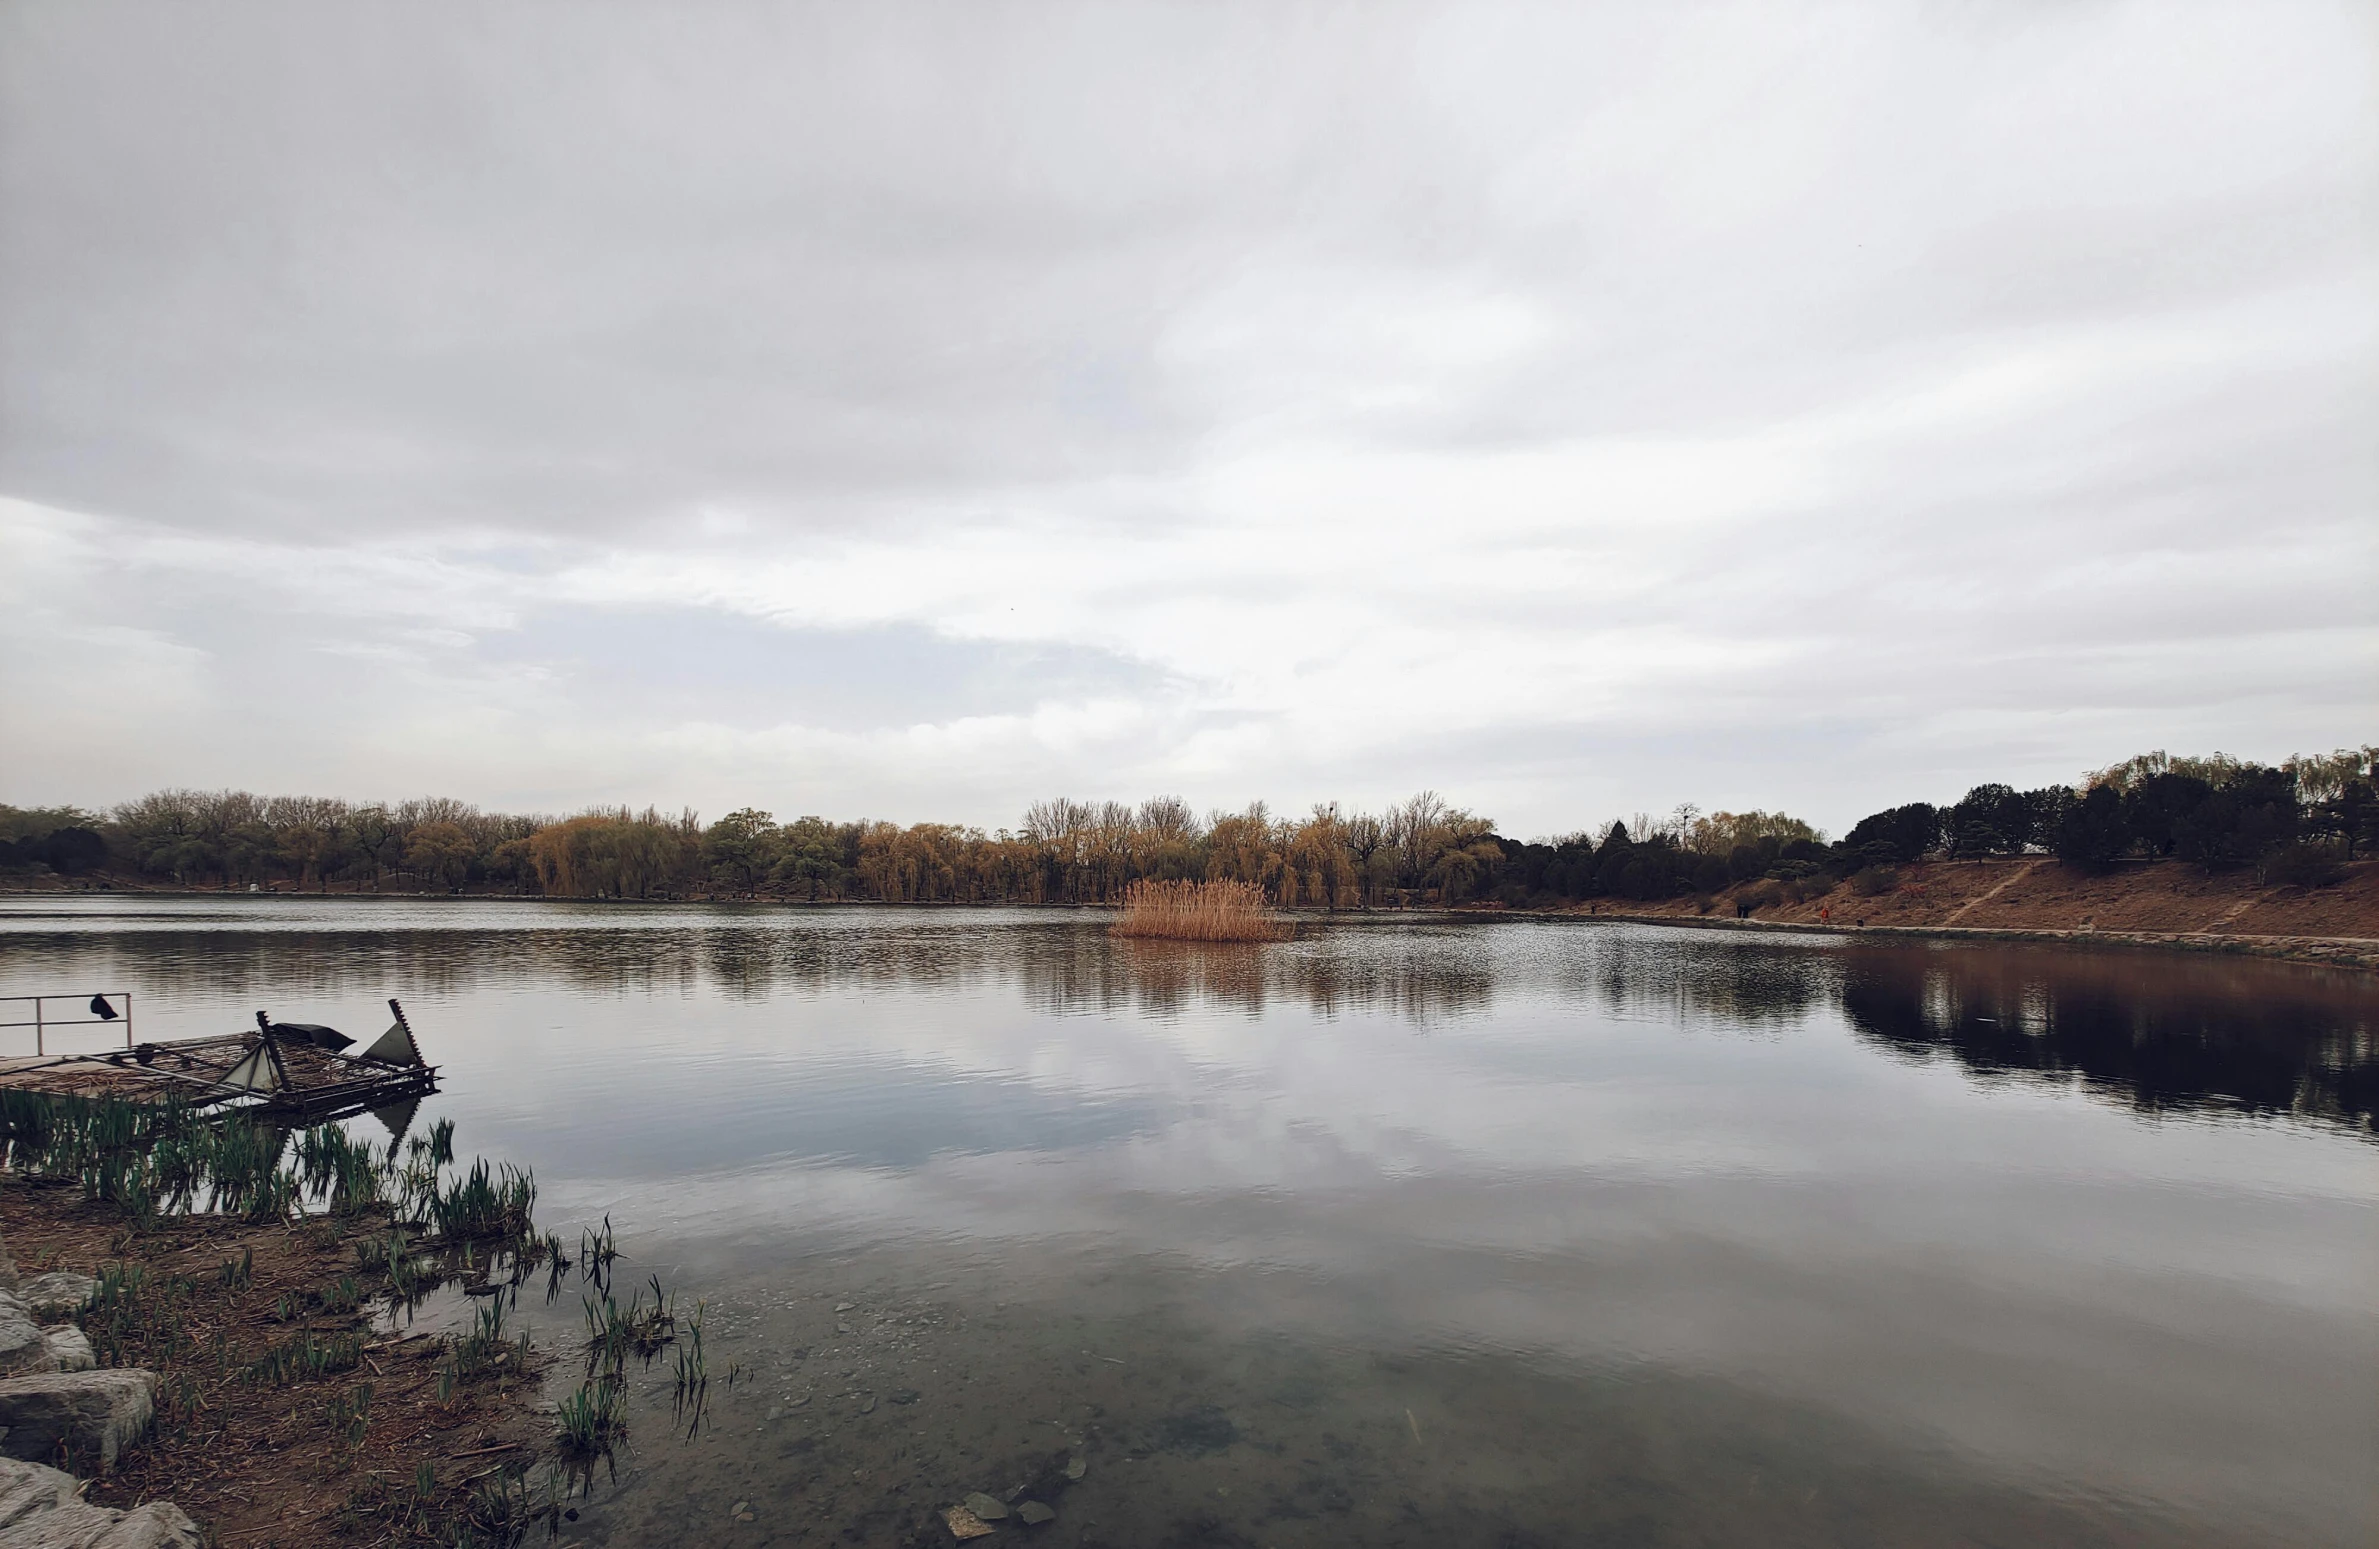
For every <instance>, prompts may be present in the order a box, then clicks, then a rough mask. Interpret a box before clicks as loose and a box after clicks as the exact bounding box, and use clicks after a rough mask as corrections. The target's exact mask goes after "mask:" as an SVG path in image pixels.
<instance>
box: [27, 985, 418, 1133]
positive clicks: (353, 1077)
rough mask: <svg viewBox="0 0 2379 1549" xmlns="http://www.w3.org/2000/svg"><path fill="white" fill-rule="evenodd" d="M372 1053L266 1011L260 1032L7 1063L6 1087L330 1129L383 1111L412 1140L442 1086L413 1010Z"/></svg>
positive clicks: (393, 1007)
mask: <svg viewBox="0 0 2379 1549" xmlns="http://www.w3.org/2000/svg"><path fill="white" fill-rule="evenodd" d="M388 1009H389V1011H390V1012H391V1013H393V1014H394V1016H395V1018H396V1020H395V1021H394V1022H392V1023H390V1024H389V1028H388V1031H387V1032H385V1033H382V1034H381V1035H380V1036H379V1038H378V1039H376V1040H375V1041H374V1042H373V1043H372V1045H371V1047H370V1048H368V1049H365V1050H364V1051H363V1052H362V1053H360V1054H350V1053H348V1052H347V1051H348V1049H350V1048H351V1047H352V1046H353V1045H354V1042H355V1040H353V1039H351V1038H349V1037H347V1036H346V1035H345V1034H343V1033H341V1032H339V1031H337V1030H336V1029H334V1028H328V1027H322V1026H318V1025H316V1024H314V1023H310V1022H278V1023H276V1022H274V1021H273V1020H272V1018H270V1017H269V1016H267V1015H265V1013H263V1012H261V1011H259V1012H257V1013H256V1030H255V1031H254V1032H241V1033H227V1034H224V1035H222V1036H219V1037H214V1038H184V1039H179V1040H176V1041H175V1042H172V1043H136V1044H134V1045H133V1046H132V1047H130V1048H128V1049H111V1050H109V1051H108V1052H106V1053H104V1054H68V1055H53V1056H50V1057H47V1058H34V1059H18V1060H4V1061H0V1087H14V1088H17V1089H19V1090H22V1091H38V1092H53V1093H59V1094H71V1095H75V1096H82V1097H100V1096H107V1097H131V1098H138V1097H144V1096H149V1097H156V1098H160V1099H162V1098H172V1099H178V1100H179V1101H182V1102H185V1103H189V1104H190V1105H192V1106H193V1107H200V1108H208V1107H219V1108H222V1109H224V1110H226V1111H239V1112H245V1113H252V1114H255V1115H256V1116H258V1117H260V1118H264V1117H270V1118H275V1119H291V1120H303V1121H306V1122H308V1123H320V1122H322V1121H323V1120H326V1119H342V1118H347V1117H350V1116H352V1115H355V1114H359V1113H378V1114H379V1116H380V1117H381V1119H382V1120H383V1121H384V1122H386V1123H387V1124H388V1126H389V1128H390V1129H391V1130H392V1131H395V1132H397V1133H399V1134H401V1133H403V1131H404V1128H405V1124H406V1122H409V1121H410V1119H411V1118H412V1111H413V1108H414V1107H415V1106H416V1105H418V1104H419V1103H420V1101H421V1099H422V1098H424V1097H426V1096H428V1095H429V1094H430V1093H432V1092H435V1091H436V1090H437V1089H438V1067H437V1066H435V1065H432V1064H430V1063H429V1062H428V1061H426V1060H424V1059H423V1058H422V1057H421V1046H420V1045H419V1044H417V1043H415V1042H414V1041H413V1027H412V1024H411V1023H409V1022H407V1021H406V1020H405V1008H404V1007H403V1006H401V1005H399V1004H397V1002H395V1001H393V1000H392V1001H390V1002H389V1003H388Z"/></svg>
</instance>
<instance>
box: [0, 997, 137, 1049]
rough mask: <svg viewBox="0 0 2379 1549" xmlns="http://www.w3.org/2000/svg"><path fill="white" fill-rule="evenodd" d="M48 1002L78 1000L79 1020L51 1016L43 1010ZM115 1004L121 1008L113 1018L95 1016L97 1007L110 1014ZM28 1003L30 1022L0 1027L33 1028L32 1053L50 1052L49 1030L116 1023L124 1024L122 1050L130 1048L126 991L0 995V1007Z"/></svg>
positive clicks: (128, 998)
mask: <svg viewBox="0 0 2379 1549" xmlns="http://www.w3.org/2000/svg"><path fill="white" fill-rule="evenodd" d="M50 1001H80V1002H82V1004H83V1008H84V1014H83V1015H82V1016H79V1017H53V1016H51V1015H49V1014H48V1012H47V1010H46V1009H45V1008H46V1005H47V1003H48V1002H50ZM117 1001H122V1002H123V1003H124V1009H123V1010H122V1011H121V1012H120V1013H118V1014H117V1015H114V1016H101V1015H100V1014H99V1008H100V1007H101V1006H106V1007H107V1008H108V1009H109V1010H110V1011H114V1010H115V1003H116V1002H117ZM28 1003H29V1004H31V1006H32V1007H33V1020H32V1021H30V1022H0V1027H30V1028H31V1029H33V1052H34V1053H35V1054H37V1055H40V1054H47V1053H49V1052H50V1051H49V1030H50V1029H51V1028H53V1027H113V1026H115V1024H116V1023H118V1022H122V1023H123V1024H124V1047H125V1048H127V1049H129V1048H131V1047H132V992H131V991H130V990H102V991H100V992H99V993H98V994H96V995H0V1005H10V1004H14V1005H25V1004H28Z"/></svg>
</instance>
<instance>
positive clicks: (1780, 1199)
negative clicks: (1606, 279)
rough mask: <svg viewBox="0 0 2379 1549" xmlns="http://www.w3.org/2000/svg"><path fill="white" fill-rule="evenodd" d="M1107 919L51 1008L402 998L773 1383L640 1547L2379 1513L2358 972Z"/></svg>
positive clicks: (87, 964)
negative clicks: (1025, 1510) (1034, 1524)
mask: <svg viewBox="0 0 2379 1549" xmlns="http://www.w3.org/2000/svg"><path fill="white" fill-rule="evenodd" d="M1100 923H1101V922H1099V921H1097V920H1096V919H1092V918H1086V917H1080V916H1073V915H1034V914H1020V913H1014V912H1002V913H995V912H969V911H935V912H902V911H887V910H847V911H825V912H811V911H805V910H793V909H775V910H769V909H742V910H738V909H634V908H610V909H604V908H578V907H572V906H529V905H518V906H515V905H504V904H492V903H470V904H462V905H449V904H444V903H440V904H382V905H372V904H350V903H347V902H345V901H338V902H332V903H328V904H324V903H319V902H313V901H295V900H265V901H262V902H261V903H255V904H251V903H250V901H245V900H239V901H222V902H216V901H185V900H161V901H156V902H153V903H145V904H127V903H123V902H115V903H103V904H98V905H92V906H82V912H76V911H75V910H61V909H59V908H56V907H54V906H48V905H42V906H35V905H32V904H25V905H20V906H13V907H12V910H11V911H0V979H4V980H5V981H6V982H7V984H8V985H9V986H11V987H14V986H18V985H27V986H32V985H40V986H53V985H55V984H57V983H59V982H61V981H66V980H72V981H75V982H81V981H83V980H86V979H88V980H91V981H93V982H97V981H98V980H99V979H106V980H108V981H109V982H117V981H122V982H126V983H130V984H132V985H133V986H134V988H136V989H137V990H139V991H140V992H141V994H142V996H143V1002H142V1003H143V1005H144V1007H151V1006H163V1005H167V1004H170V1005H172V1006H173V1007H174V1008H175V1010H176V1012H177V1014H179V1015H181V1016H184V1017H186V1018H189V1019H190V1020H191V1022H192V1024H193V1026H194V1027H203V1025H205V1023H206V1021H207V1019H208V1018H220V1017H221V1016H222V1015H224V1014H226V1013H227V1012H230V1011H233V1010H235V1009H236V1008H239V1007H243V1006H246V1005H248V1004H250V1003H253V1002H255V1000H256V998H257V997H258V996H259V994H262V993H264V992H267V991H269V992H270V998H271V999H272V1001H273V1003H275V1004H277V1005H287V1006H288V1007H289V1008H290V1011H289V1014H290V1015H292V1016H295V1015H299V1014H300V1007H301V1004H302V1005H303V1006H304V1008H305V1010H306V1011H307V1012H309V1013H312V1014H318V1015H320V1016H321V1017H322V1019H324V1020H327V1021H332V1022H336V1021H338V1019H339V1013H340V1011H341V1008H342V1007H343V1006H344V1005H345V1004H346V1003H347V1002H348V1001H350V1000H369V999H371V998H372V997H374V996H377V995H384V994H396V995H401V996H403V997H404V998H405V1000H406V1002H407V1005H408V1007H409V1008H411V1009H412V1010H413V1013H414V1020H415V1023H416V1025H417V1027H419V1028H420V1030H421V1033H422V1037H423V1041H424V1043H425V1045H426V1046H427V1047H428V1049H429V1052H430V1055H431V1057H432V1058H434V1059H438V1060H440V1061H441V1062H442V1063H444V1064H445V1065H446V1067H447V1075H448V1080H449V1082H450V1088H449V1090H448V1091H447V1092H446V1093H444V1094H442V1095H441V1096H439V1097H438V1098H436V1099H434V1100H433V1103H432V1107H433V1108H434V1109H435V1110H436V1111H437V1112H438V1113H443V1114H448V1115H452V1116H454V1117H455V1118H456V1119H457V1121H458V1123H459V1124H460V1125H461V1127H462V1129H463V1131H464V1133H465V1136H466V1139H467V1143H468V1144H469V1145H470V1146H471V1147H472V1148H473V1149H476V1150H481V1151H485V1152H487V1153H488V1154H490V1155H502V1156H508V1157H511V1158H514V1159H517V1160H523V1161H528V1162H532V1163H534V1165H535V1166H536V1168H537V1171H538V1176H539V1180H540V1183H541V1186H542V1198H543V1200H544V1202H545V1204H544V1213H545V1214H546V1215H547V1217H548V1218H549V1220H548V1223H547V1224H549V1225H553V1226H556V1227H559V1228H562V1229H564V1230H565V1231H567V1230H570V1229H571V1223H572V1218H573V1217H574V1216H585V1217H588V1218H592V1217H594V1216H598V1215H600V1214H602V1213H603V1212H605V1211H608V1212H609V1213H610V1214H611V1215H612V1217H613V1220H614V1222H615V1223H616V1224H617V1225H618V1226H619V1228H620V1234H621V1243H622V1246H623V1248H625V1249H627V1250H628V1251H629V1252H630V1253H631V1254H632V1255H634V1256H635V1257H636V1259H637V1260H638V1263H637V1265H636V1267H637V1269H638V1273H639V1274H642V1273H644V1272H645V1271H647V1270H658V1271H660V1272H661V1273H662V1274H663V1275H664V1277H665V1278H666V1279H668V1280H669V1281H670V1283H671V1284H672V1285H673V1287H675V1288H677V1289H678V1290H679V1291H680V1292H681V1294H683V1295H685V1296H688V1297H692V1296H701V1297H704V1298H706V1299H708V1300H709V1302H710V1304H711V1308H712V1312H711V1317H712V1319H713V1324H712V1327H713V1330H714V1332H713V1334H712V1336H711V1337H712V1340H713V1343H712V1357H711V1361H712V1367H711V1369H712V1372H713V1374H714V1378H715V1377H716V1376H717V1375H718V1374H719V1373H721V1372H723V1371H724V1370H725V1369H726V1367H727V1366H728V1365H729V1363H731V1362H732V1363H737V1364H739V1365H740V1367H741V1370H742V1377H741V1378H740V1379H739V1381H738V1382H737V1383H736V1385H735V1386H734V1387H733V1388H732V1389H731V1390H726V1391H724V1392H722V1391H720V1385H717V1384H714V1389H713V1393H712V1399H711V1404H712V1411H713V1413H712V1419H713V1421H714V1424H713V1426H712V1428H711V1429H709V1430H708V1431H706V1432H705V1433H704V1434H702V1435H700V1436H699V1437H697V1438H695V1439H694V1440H692V1441H690V1442H689V1441H681V1440H678V1439H677V1438H675V1437H674V1436H672V1434H671V1433H670V1427H669V1425H668V1423H667V1422H668V1403H667V1400H666V1397H665V1396H650V1398H649V1401H650V1402H651V1403H653V1404H654V1405H655V1407H654V1408H653V1409H652V1410H651V1412H650V1413H649V1415H648V1417H647V1419H646V1420H645V1421H644V1422H643V1423H641V1424H640V1426H639V1429H638V1432H637V1436H636V1443H635V1447H634V1450H633V1451H632V1453H631V1454H630V1456H629V1458H628V1460H627V1463H626V1466H625V1467H624V1468H623V1471H622V1475H621V1483H620V1486H619V1488H618V1490H617V1492H616V1493H614V1494H609V1495H607V1496H605V1497H604V1498H602V1499H601V1500H600V1501H599V1502H598V1503H596V1504H595V1505H594V1506H592V1507H591V1508H590V1509H588V1510H587V1511H586V1512H585V1514H584V1515H583V1517H582V1520H581V1522H580V1523H578V1524H575V1525H574V1526H573V1528H572V1532H573V1533H574V1534H575V1536H577V1537H578V1538H579V1539H580V1540H581V1541H584V1542H587V1543H617V1544H631V1543H634V1544H644V1543H668V1542H689V1543H711V1542H751V1543H782V1544H795V1543H825V1542H838V1543H839V1542H858V1543H886V1544H891V1543H900V1542H906V1541H911V1540H912V1539H914V1540H915V1541H921V1542H923V1541H934V1540H933V1538H932V1536H931V1535H934V1534H939V1535H940V1539H939V1541H942V1542H947V1541H948V1534H947V1530H946V1529H944V1528H942V1527H941V1526H940V1525H939V1521H938V1518H937V1517H935V1516H934V1511H935V1509H936V1508H938V1507H940V1506H943V1505H947V1504H950V1503H952V1502H955V1501H956V1500H958V1499H959V1498H960V1497H962V1496H963V1495H965V1494H966V1493H967V1492H969V1491H976V1490H988V1491H991V1492H993V1493H995V1494H1004V1493H1005V1492H1006V1490H1007V1489H1008V1488H1009V1487H1010V1486H1011V1485H1015V1484H1020V1483H1031V1482H1034V1481H1035V1480H1036V1479H1038V1481H1039V1482H1038V1483H1037V1484H1036V1485H1035V1488H1036V1489H1038V1490H1040V1491H1042V1492H1043V1493H1055V1494H1056V1499H1055V1500H1054V1502H1053V1504H1054V1505H1055V1506H1056V1508H1057V1511H1058V1517H1057V1520H1056V1521H1055V1522H1053V1523H1051V1524H1048V1525H1047V1526H1044V1527H1038V1528H1034V1529H1031V1530H1030V1531H1031V1532H1032V1534H1033V1536H1034V1537H1035V1538H1036V1539H1046V1540H1048V1541H1050V1542H1053V1543H1067V1544H1094V1543H1103V1544H1168V1543H1171V1544H1262V1545H1284V1546H1285V1545H1290V1544H1324V1543H1328V1544H1339V1543H1347V1542H1363V1543H1382V1544H1398V1543H1412V1544H1430V1545H1446V1544H1472V1543H1477V1544H1548V1545H1550V1544H1576V1543H1600V1542H1609V1543H1629V1544H1659V1543H1745V1544H1753V1543H1757V1544H1777V1543H1784V1544H1790V1543H1807V1544H1834V1543H1877V1544H1884V1543H1889V1544H1907V1543H2019V1542H2021V1543H2142V1544H2146V1543H2159V1544H2161V1543H2242V1544H2243V1543H2274V1542H2281V1543H2324V1544H2327V1543H2335V1544H2359V1543H2367V1542H2370V1541H2372V1539H2373V1537H2374V1534H2375V1533H2379V1504H2375V1501H2374V1493H2375V1490H2379V1484H2375V1482H2374V1461H2373V1460H2374V1459H2375V1458H2379V1331H2375V1329H2374V1320H2373V1319H2372V1318H2371V1317H2370V1316H2369V1311H2370V1306H2371V1295H2372V1287H2373V1286H2374V1285H2379V1203H2375V1196H2379V1149H2375V1147H2374V1142H2373V1138H2372V1127H2373V1103H2374V1092H2375V1088H2374V1071H2375V1069H2379V1055H2375V1053H2374V1037H2373V1035H2374V1031H2375V1017H2374V1010H2375V1006H2379V997H2375V996H2374V993H2373V985H2372V983H2371V981H2370V980H2368V979H2367V978H2360V977H2355V976H2350V975H2344V974H2339V973H2335V972H2331V971H2323V970H2314V969H2301V968H2295V967H2289V966H2285V965H2277V964H2269V963H2257V962H2249V961H2242V960H2235V959H2217V958H2193V957H2184V956H2160V955H2148V954H2137V953H2108V952H2097V953H2092V952H2082V951H2068V950H2062V949H2047V948H1979V947H1971V946H1964V945H1960V946H1927V945H1922V944H1906V945H1893V946H1878V945H1872V944H1868V943H1863V942H1857V941H1850V940H1839V939H1838V940H1832V941H1825V940H1815V939H1780V938H1774V937H1747V936H1736V935H1731V934H1719V933H1713V932H1695V931H1684V930H1660V929H1652V928H1638V927H1620V926H1602V925H1584V924H1580V925H1541V924H1529V923H1519V922H1507V923H1479V924H1467V923H1466V924H1460V925H1445V924H1428V923H1415V922H1404V923H1399V922H1394V921H1387V922H1378V921H1366V922H1360V923H1352V924H1345V925H1339V926H1331V927H1325V928H1320V929H1316V930H1314V931H1311V932H1309V933H1308V935H1307V936H1306V937H1305V938H1304V939H1301V940H1299V941H1296V942H1291V943H1284V944H1280V945H1275V946H1265V947H1254V948H1222V949H1203V950H1199V949H1182V948H1171V947H1165V946H1162V945H1152V944H1145V943H1118V942H1112V941H1110V940H1108V939H1107V938H1106V937H1105V936H1104V935H1103V934H1102V932H1101V930H1100V928H1099V927H1100ZM143 1015H144V1024H145V1021H146V1019H147V1017H148V1016H149V1013H148V1011H146V1010H144V1013H143ZM162 1016H163V1013H160V1017H161V1019H162ZM144 1031H146V1032H147V1033H148V1034H149V1035H150V1036H156V1037H170V1036H176V1033H175V1032H174V1030H172V1029H171V1028H169V1027H166V1026H164V1025H159V1026H156V1027H147V1026H146V1025H144ZM563 1311H566V1312H568V1313H569V1314H570V1317H572V1318H574V1317H575V1308H570V1309H563ZM568 1322H569V1319H568V1318H564V1319H560V1320H559V1321H557V1322H556V1323H555V1324H554V1325H553V1330H554V1337H555V1338H556V1339H557V1340H558V1339H560V1338H562V1337H565V1336H566V1334H567V1332H568ZM656 1380H657V1379H656ZM661 1386H662V1387H664V1388H665V1386H666V1385H665V1383H663V1384H661ZM1075 1456H1080V1457H1081V1459H1082V1462H1083V1477H1082V1478H1081V1479H1080V1480H1079V1481H1078V1482H1076V1481H1070V1480H1065V1479H1064V1478H1063V1473H1062V1464H1063V1463H1064V1462H1065V1461H1066V1460H1067V1459H1070V1458H1073V1457H1075ZM1053 1467H1056V1468H1059V1469H1060V1472H1059V1473H1057V1474H1056V1475H1054V1476H1052V1475H1051V1474H1050V1473H1049V1470H1050V1469H1051V1468H1053ZM738 1501H742V1502H746V1503H748V1505H749V1507H750V1515H751V1516H752V1518H753V1520H752V1521H751V1522H748V1523H745V1522H734V1521H731V1519H730V1516H729V1512H728V1508H729V1507H730V1506H731V1505H733V1504H735V1503H736V1502H738ZM1019 1531H1024V1530H1023V1529H1021V1528H1019V1527H1018V1526H1017V1525H1016V1524H1015V1523H1014V1522H1013V1521H1011V1522H1010V1523H1009V1525H1008V1526H1007V1527H1006V1528H1004V1529H1003V1533H1004V1534H1013V1533H1016V1532H1019Z"/></svg>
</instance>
